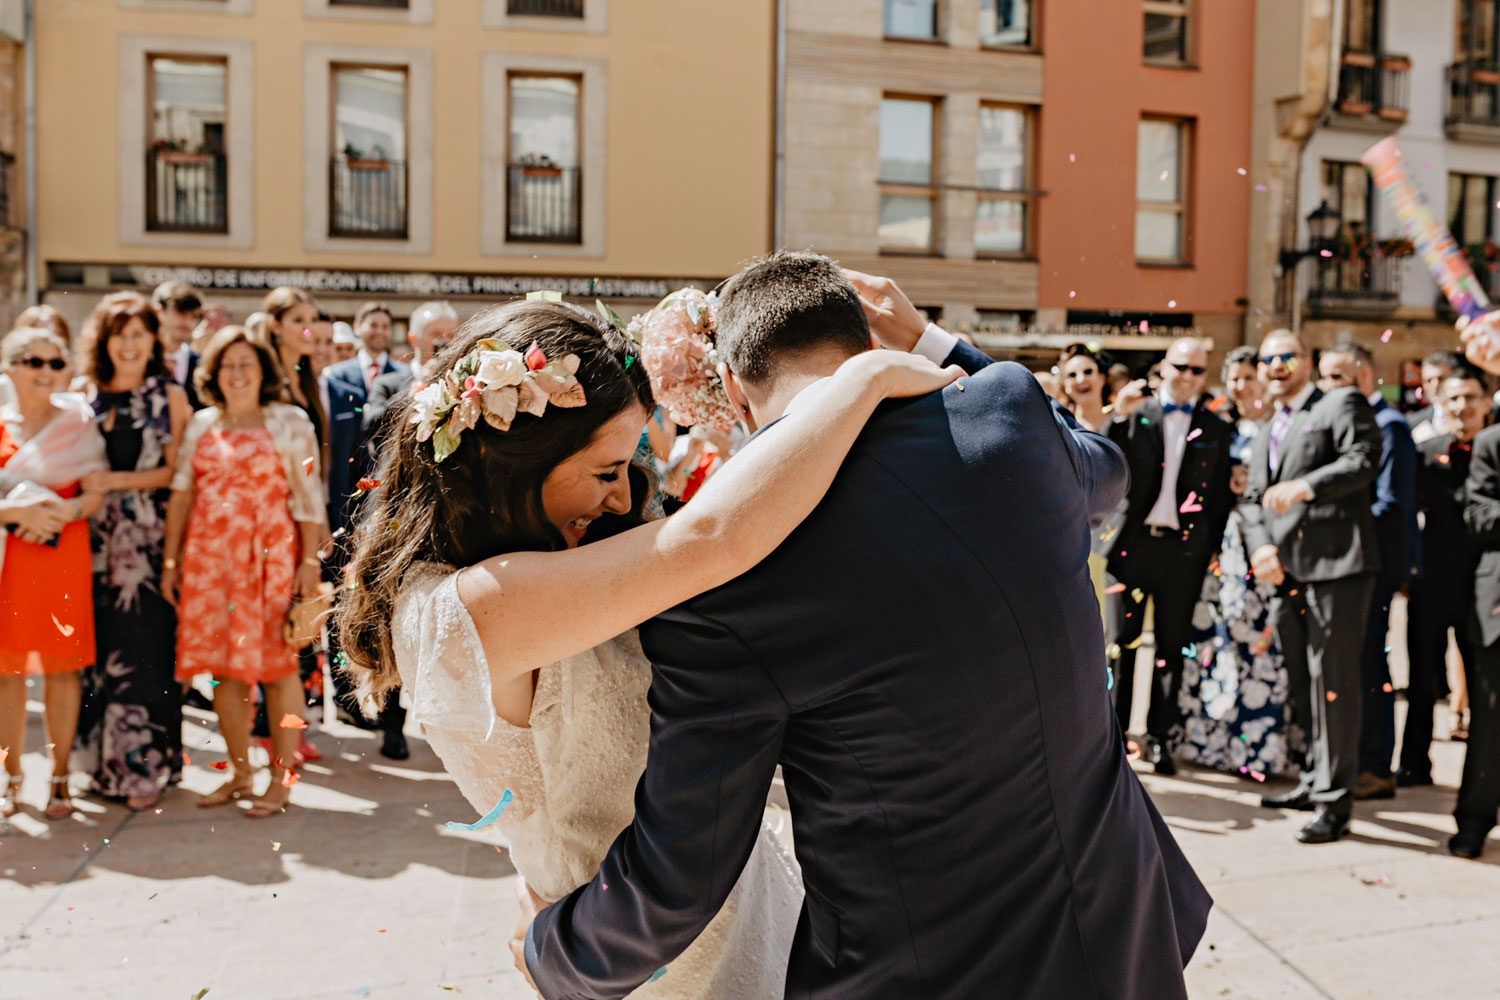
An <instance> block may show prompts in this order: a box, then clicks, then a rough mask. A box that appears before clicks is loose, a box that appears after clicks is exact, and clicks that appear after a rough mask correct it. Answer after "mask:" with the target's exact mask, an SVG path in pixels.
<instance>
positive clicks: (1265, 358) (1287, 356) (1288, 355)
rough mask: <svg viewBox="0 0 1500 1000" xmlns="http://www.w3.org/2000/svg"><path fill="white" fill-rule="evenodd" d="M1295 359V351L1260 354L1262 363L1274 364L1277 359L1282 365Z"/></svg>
mask: <svg viewBox="0 0 1500 1000" xmlns="http://www.w3.org/2000/svg"><path fill="white" fill-rule="evenodd" d="M1295 360H1297V352H1296V351H1282V352H1281V353H1280V354H1262V355H1261V356H1260V363H1261V364H1263V365H1270V364H1275V363H1276V362H1277V361H1280V362H1281V363H1282V364H1284V365H1289V364H1291V363H1292V362H1293V361H1295Z"/></svg>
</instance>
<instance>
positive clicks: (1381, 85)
mask: <svg viewBox="0 0 1500 1000" xmlns="http://www.w3.org/2000/svg"><path fill="white" fill-rule="evenodd" d="M1410 107H1411V60H1410V59H1408V58H1407V57H1406V56H1397V55H1389V54H1387V55H1375V54H1373V53H1370V52H1355V51H1347V52H1345V53H1344V58H1343V65H1342V66H1341V67H1340V69H1339V100H1338V109H1339V110H1340V111H1342V112H1343V113H1344V114H1347V115H1376V116H1378V117H1381V118H1386V119H1389V120H1391V121H1405V120H1406V115H1407V111H1408V109H1409V108H1410Z"/></svg>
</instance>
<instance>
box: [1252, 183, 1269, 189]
mask: <svg viewBox="0 0 1500 1000" xmlns="http://www.w3.org/2000/svg"><path fill="white" fill-rule="evenodd" d="M1255 190H1257V191H1265V190H1268V189H1267V188H1266V186H1265V185H1264V184H1257V185H1255Z"/></svg>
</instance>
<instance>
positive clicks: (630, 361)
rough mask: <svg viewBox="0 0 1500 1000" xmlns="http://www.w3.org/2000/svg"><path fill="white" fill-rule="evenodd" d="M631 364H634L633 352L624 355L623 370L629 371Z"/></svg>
mask: <svg viewBox="0 0 1500 1000" xmlns="http://www.w3.org/2000/svg"><path fill="white" fill-rule="evenodd" d="M633 364H635V355H634V354H627V355H625V370H626V371H629V370H630V366H631V365H633Z"/></svg>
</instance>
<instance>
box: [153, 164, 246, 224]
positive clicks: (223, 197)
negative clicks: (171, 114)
mask: <svg viewBox="0 0 1500 1000" xmlns="http://www.w3.org/2000/svg"><path fill="white" fill-rule="evenodd" d="M228 191H229V161H228V159H227V158H226V157H225V155H224V154H223V153H218V152H188V151H186V150H181V149H169V148H166V147H162V146H153V147H152V148H150V149H148V150H146V228H147V229H148V230H150V231H152V232H164V233H227V232H229V198H228Z"/></svg>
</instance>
